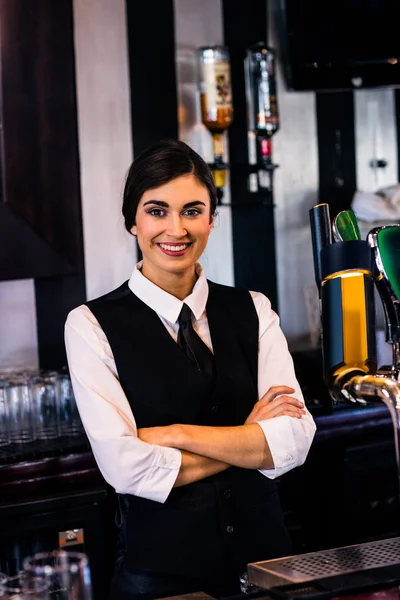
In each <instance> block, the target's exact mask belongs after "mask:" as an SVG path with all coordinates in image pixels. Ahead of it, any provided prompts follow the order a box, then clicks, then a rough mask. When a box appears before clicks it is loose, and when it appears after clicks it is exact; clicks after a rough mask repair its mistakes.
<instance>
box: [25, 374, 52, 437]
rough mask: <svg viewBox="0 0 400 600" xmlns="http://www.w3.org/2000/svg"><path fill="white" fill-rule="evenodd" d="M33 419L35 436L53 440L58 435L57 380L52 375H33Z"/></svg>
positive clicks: (30, 381) (31, 385)
mask: <svg viewBox="0 0 400 600" xmlns="http://www.w3.org/2000/svg"><path fill="white" fill-rule="evenodd" d="M29 386H30V389H31V395H32V420H33V423H32V425H33V431H34V435H35V438H36V439H38V440H52V439H55V438H56V437H58V418H57V402H56V393H57V381H56V377H53V376H50V375H48V376H47V375H39V376H36V377H31V378H30V380H29Z"/></svg>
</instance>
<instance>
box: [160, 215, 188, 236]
mask: <svg viewBox="0 0 400 600" xmlns="http://www.w3.org/2000/svg"><path fill="white" fill-rule="evenodd" d="M165 233H167V234H169V235H171V236H174V237H183V236H184V235H186V234H187V231H186V229H185V227H184V224H183V220H182V219H181V218H180V217H172V218H171V219H170V221H169V223H168V228H167V231H166V232H165Z"/></svg>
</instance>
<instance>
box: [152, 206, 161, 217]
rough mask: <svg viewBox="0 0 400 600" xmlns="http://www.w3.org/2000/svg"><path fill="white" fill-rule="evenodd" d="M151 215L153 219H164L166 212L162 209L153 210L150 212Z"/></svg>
mask: <svg viewBox="0 0 400 600" xmlns="http://www.w3.org/2000/svg"><path fill="white" fill-rule="evenodd" d="M149 215H152V216H153V217H163V216H164V211H163V210H162V209H161V208H152V209H151V210H149Z"/></svg>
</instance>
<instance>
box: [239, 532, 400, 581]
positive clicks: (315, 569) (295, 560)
mask: <svg viewBox="0 0 400 600" xmlns="http://www.w3.org/2000/svg"><path fill="white" fill-rule="evenodd" d="M396 564H400V537H398V538H392V539H387V540H380V541H376V542H368V543H366V544H358V545H355V546H346V547H343V548H334V549H332V550H323V551H320V552H310V553H308V554H300V555H298V556H288V557H285V558H277V559H274V560H266V561H261V562H255V563H250V564H249V565H248V567H247V575H248V580H249V581H250V583H253V584H254V585H257V586H259V587H262V588H264V589H270V588H272V587H276V586H280V585H288V584H293V583H302V584H303V583H307V582H312V581H314V580H317V579H322V578H325V577H332V576H334V575H343V574H345V573H355V572H359V571H365V570H367V569H376V568H379V567H387V566H390V565H396Z"/></svg>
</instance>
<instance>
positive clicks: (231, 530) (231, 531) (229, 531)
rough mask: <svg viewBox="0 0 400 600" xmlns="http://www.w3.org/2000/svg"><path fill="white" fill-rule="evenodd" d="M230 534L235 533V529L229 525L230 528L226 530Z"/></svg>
mask: <svg viewBox="0 0 400 600" xmlns="http://www.w3.org/2000/svg"><path fill="white" fill-rule="evenodd" d="M226 530H227V532H228V533H233V527H232V525H228V527H227V528H226Z"/></svg>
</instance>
